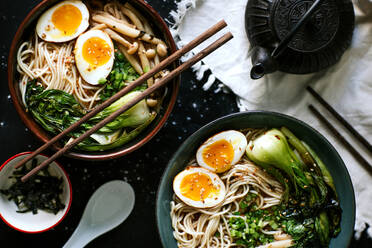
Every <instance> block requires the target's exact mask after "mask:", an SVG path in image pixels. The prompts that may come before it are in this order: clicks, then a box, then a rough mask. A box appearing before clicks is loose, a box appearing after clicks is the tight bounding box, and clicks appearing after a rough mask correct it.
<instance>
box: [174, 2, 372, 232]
mask: <svg viewBox="0 0 372 248" xmlns="http://www.w3.org/2000/svg"><path fill="white" fill-rule="evenodd" d="M246 3H247V0H218V1H216V0H181V2H179V3H178V6H177V7H178V9H177V11H173V12H171V13H170V15H171V16H172V17H173V19H174V26H173V29H172V32H173V35H174V36H176V38H178V39H179V43H178V44H179V45H180V46H182V44H186V43H187V42H189V41H191V40H192V39H193V38H195V36H196V35H198V34H200V33H202V32H203V31H204V30H205V29H206V28H208V27H210V26H212V25H213V24H215V23H216V22H217V21H219V20H221V19H225V21H226V22H227V24H228V30H230V31H231V32H232V33H233V35H234V38H233V39H232V40H231V41H230V42H228V43H227V44H225V45H224V46H222V47H221V48H220V49H218V50H217V51H216V52H214V53H213V54H211V55H209V56H207V57H206V58H205V59H203V62H204V65H202V64H201V63H199V64H197V65H196V66H195V67H194V69H195V71H196V73H197V77H198V78H202V76H203V74H204V71H206V70H207V69H210V70H211V71H212V75H211V76H210V77H209V80H208V82H207V83H206V84H205V85H204V88H205V89H207V88H209V86H210V85H211V84H212V83H213V82H214V81H215V78H218V79H219V80H220V81H221V82H223V84H224V85H225V86H227V87H228V88H230V89H231V90H232V91H233V92H234V93H235V94H236V95H237V104H238V106H239V108H240V110H241V111H244V110H271V111H277V112H281V113H285V114H289V115H292V116H295V117H297V118H299V119H301V120H303V121H305V122H307V123H309V124H310V125H311V126H313V127H314V128H316V129H317V130H319V131H320V132H321V133H322V134H323V135H324V136H325V137H327V139H328V140H329V141H330V142H331V143H332V144H333V145H334V146H335V148H336V149H337V151H338V152H339V153H340V155H341V157H342V159H343V160H344V162H345V164H346V166H347V168H348V170H349V173H350V175H351V178H352V182H353V185H354V190H355V196H356V206H357V211H356V225H355V230H356V231H357V237H358V235H359V234H360V232H361V231H362V230H364V228H365V223H368V224H369V225H370V226H372V211H371V208H372V190H371V188H370V187H372V177H371V176H370V175H369V174H368V173H367V172H366V171H365V170H364V169H363V168H362V166H361V165H360V164H359V163H358V162H357V161H356V160H355V159H354V158H353V157H352V155H351V154H350V153H349V152H348V151H347V150H346V149H345V148H344V146H343V145H342V144H340V143H339V142H338V140H337V139H336V138H335V137H334V136H333V135H332V134H331V133H330V132H329V131H328V130H326V128H325V127H324V126H323V125H322V124H321V123H319V122H318V121H317V119H316V118H315V117H314V116H313V115H312V114H311V112H310V111H309V110H308V107H307V106H308V104H309V103H312V104H314V105H317V104H316V100H315V99H314V98H312V96H311V95H310V94H309V93H307V91H306V90H305V87H306V86H307V85H311V86H312V87H313V88H314V89H315V90H316V91H318V92H319V93H320V95H322V96H323V97H324V98H325V99H326V101H328V102H329V103H330V104H331V105H332V106H333V107H334V108H336V110H337V111H338V112H339V113H341V114H342V115H343V116H344V117H345V118H346V119H347V120H348V121H349V122H351V123H352V125H353V126H354V127H355V128H356V129H357V130H358V131H359V132H360V133H361V134H362V135H364V136H365V137H366V138H367V140H369V141H370V142H372V46H371V45H372V15H371V16H369V15H368V13H369V12H372V11H370V10H371V9H372V8H371V6H372V5H371V3H370V2H369V1H368V0H356V3H355V5H354V8H355V12H356V28H355V31H354V35H353V41H352V45H351V48H350V49H348V50H347V51H346V52H345V54H344V55H343V56H342V59H341V60H340V62H339V63H338V64H336V65H335V66H333V67H331V68H329V69H328V70H326V71H323V72H320V73H315V74H309V75H292V74H285V73H281V72H276V73H273V74H270V75H267V76H265V77H264V78H262V79H260V80H256V81H255V80H251V79H250V69H251V67H252V65H251V60H250V54H249V41H248V38H247V36H246V33H245V28H244V11H245V5H246ZM358 6H362V7H361V8H360V9H363V11H364V12H362V11H361V10H360V9H359V8H358ZM371 14H372V13H371ZM221 32H223V31H221ZM221 32H220V33H221ZM225 32H226V31H225ZM217 36H218V35H217ZM206 43H208V44H209V43H210V42H206ZM204 47H205V46H200V47H198V48H196V49H195V50H194V51H195V52H199V51H200V50H201V49H202V48H204ZM319 109H321V111H322V112H323V113H324V114H326V116H327V117H328V118H329V119H330V121H331V122H332V123H333V124H334V125H336V126H337V127H339V130H340V131H341V133H342V134H343V135H344V136H346V138H347V139H348V140H351V143H352V144H353V145H355V147H357V148H358V150H361V153H362V155H363V156H364V157H365V158H366V159H367V160H368V161H372V159H371V158H372V156H371V155H370V154H368V153H367V152H366V151H365V150H364V148H363V147H362V146H361V145H359V144H358V143H357V142H356V141H355V140H354V139H353V137H351V136H350V135H349V134H348V132H347V131H345V129H344V128H343V127H342V126H341V125H340V124H339V123H338V122H337V121H336V120H335V119H333V118H332V117H331V116H330V114H329V113H328V112H327V111H326V110H324V108H322V107H319ZM368 233H369V235H370V236H371V237H372V227H371V228H369V230H368Z"/></svg>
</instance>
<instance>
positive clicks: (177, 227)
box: [171, 159, 283, 248]
mask: <svg viewBox="0 0 372 248" xmlns="http://www.w3.org/2000/svg"><path fill="white" fill-rule="evenodd" d="M189 165H191V166H198V164H197V163H196V162H195V161H192V162H191V163H190V164H189ZM221 179H222V181H223V182H224V183H225V186H226V196H225V199H224V201H223V202H222V203H221V204H219V205H218V206H216V207H214V208H211V209H196V208H193V207H190V206H188V205H186V204H185V203H183V202H182V201H180V200H179V199H178V198H177V197H176V196H174V199H173V201H172V202H171V219H172V226H173V229H174V232H173V235H174V237H175V239H176V240H177V242H178V246H179V247H182V248H195V247H221V248H224V247H238V246H239V245H237V244H235V243H234V242H233V238H232V237H231V235H230V228H229V224H228V221H229V219H230V218H232V217H234V218H243V219H245V218H246V217H245V216H239V215H234V214H233V213H234V212H237V211H239V201H240V200H241V199H242V198H244V197H245V196H246V195H247V194H248V193H254V194H256V195H257V196H258V197H257V202H256V204H257V206H258V208H260V209H266V208H270V207H272V206H275V205H278V204H279V203H280V199H281V197H282V194H283V187H282V186H281V184H280V183H279V182H277V181H276V180H275V179H273V178H272V177H271V176H270V175H268V174H267V173H266V172H264V171H263V170H262V169H260V168H259V167H257V166H256V165H254V164H252V163H251V162H250V161H247V160H244V159H242V160H241V161H240V162H239V163H238V164H236V165H234V166H233V167H232V168H231V169H230V170H229V171H227V172H226V173H225V174H223V175H222V176H221ZM245 223H247V222H246V221H245ZM267 224H268V223H264V226H265V225H267ZM246 225H247V224H246ZM263 232H264V231H263ZM216 233H217V234H218V235H216ZM279 233H281V231H280V230H279V231H271V232H270V233H267V234H271V235H273V234H279Z"/></svg>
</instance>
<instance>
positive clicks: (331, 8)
mask: <svg viewBox="0 0 372 248" xmlns="http://www.w3.org/2000/svg"><path fill="white" fill-rule="evenodd" d="M315 2H317V3H316V4H315ZM313 5H314V6H315V5H316V7H312V6H313ZM312 8H314V11H311V14H309V12H310V9H312ZM305 16H307V17H306V22H304V21H303V20H304V18H305ZM300 20H302V21H301V22H300ZM354 21H355V14H354V8H353V4H352V2H351V0H248V3H247V6H246V12H245V25H246V26H245V28H246V32H247V36H248V39H249V41H250V44H251V46H252V47H256V48H259V47H260V48H262V49H259V50H260V51H267V53H268V54H270V53H271V52H272V55H274V56H272V57H273V58H272V60H275V61H274V62H273V63H274V64H276V65H277V69H278V70H280V71H283V72H288V73H294V74H305V73H312V72H317V71H320V70H322V69H325V68H327V67H329V66H331V65H333V64H335V63H336V62H337V61H338V60H339V59H340V58H341V56H342V55H343V53H344V52H345V50H346V49H347V48H348V47H349V45H350V43H351V39H352V34H353V30H354ZM294 30H296V31H295V32H293V31H294ZM288 37H290V39H288ZM287 40H288V42H287ZM283 44H285V45H284V48H283ZM279 47H280V49H279ZM255 50H257V49H255ZM257 51H258V50H257ZM278 51H281V52H278ZM265 56H266V55H265ZM265 56H264V57H265ZM254 57H256V58H261V57H262V56H261V55H260V56H252V60H253V58H254ZM266 57H267V56H266ZM262 58H263V57H262Z"/></svg>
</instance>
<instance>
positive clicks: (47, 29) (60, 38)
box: [36, 0, 89, 42]
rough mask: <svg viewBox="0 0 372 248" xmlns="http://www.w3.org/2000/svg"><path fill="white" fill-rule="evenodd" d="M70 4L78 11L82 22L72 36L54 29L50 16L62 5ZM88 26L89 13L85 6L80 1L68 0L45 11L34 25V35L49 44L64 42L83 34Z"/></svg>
mask: <svg viewBox="0 0 372 248" xmlns="http://www.w3.org/2000/svg"><path fill="white" fill-rule="evenodd" d="M67 4H71V5H73V6H75V7H76V8H78V9H79V10H80V13H81V15H82V20H81V23H80V25H79V27H78V28H77V29H76V31H75V32H74V33H73V34H70V35H66V34H65V33H64V32H63V31H61V30H59V29H58V28H56V27H55V25H54V24H53V22H52V16H53V13H54V11H55V10H56V9H58V8H59V7H61V6H63V5H67ZM88 26H89V11H88V8H87V6H85V4H84V3H83V2H81V1H78V0H68V1H62V2H60V3H58V4H56V5H54V6H53V7H51V8H50V9H48V10H47V11H45V12H44V13H43V14H42V15H41V16H40V18H39V20H38V22H37V24H36V33H37V35H38V36H39V37H40V38H41V39H43V40H45V41H49V42H66V41H70V40H72V39H75V38H76V37H78V36H79V35H80V34H81V33H83V32H84V31H85V30H86V29H87V28H88Z"/></svg>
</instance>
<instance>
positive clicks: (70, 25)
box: [52, 4, 82, 35]
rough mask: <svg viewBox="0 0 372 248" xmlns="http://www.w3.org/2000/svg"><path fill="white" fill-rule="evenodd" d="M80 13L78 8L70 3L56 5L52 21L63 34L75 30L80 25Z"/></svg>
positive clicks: (71, 32) (68, 33)
mask: <svg viewBox="0 0 372 248" xmlns="http://www.w3.org/2000/svg"><path fill="white" fill-rule="evenodd" d="M81 20H82V15H81V12H80V10H79V9H78V8H77V7H75V6H74V5H72V4H65V5H62V6H61V7H58V8H57V9H56V10H55V11H54V12H53V15H52V23H53V24H54V26H55V27H56V28H57V29H59V30H60V31H62V32H63V33H64V34H65V35H71V34H73V33H75V32H76V29H77V28H78V27H79V26H80V23H81Z"/></svg>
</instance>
